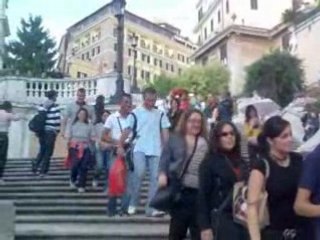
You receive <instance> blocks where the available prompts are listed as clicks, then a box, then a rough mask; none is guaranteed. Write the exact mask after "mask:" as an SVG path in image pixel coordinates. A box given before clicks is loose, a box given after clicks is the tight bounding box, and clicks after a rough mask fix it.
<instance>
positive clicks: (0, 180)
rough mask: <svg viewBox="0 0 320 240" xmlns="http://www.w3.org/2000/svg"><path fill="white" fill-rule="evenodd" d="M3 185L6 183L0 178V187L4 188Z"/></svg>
mask: <svg viewBox="0 0 320 240" xmlns="http://www.w3.org/2000/svg"><path fill="white" fill-rule="evenodd" d="M5 184H6V182H5V181H4V180H3V179H2V178H0V186H4V185H5Z"/></svg>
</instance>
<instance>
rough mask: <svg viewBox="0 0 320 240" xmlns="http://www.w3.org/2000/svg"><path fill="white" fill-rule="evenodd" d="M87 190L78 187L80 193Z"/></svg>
mask: <svg viewBox="0 0 320 240" xmlns="http://www.w3.org/2000/svg"><path fill="white" fill-rule="evenodd" d="M85 191H86V190H85V189H84V188H78V193H84V192H85Z"/></svg>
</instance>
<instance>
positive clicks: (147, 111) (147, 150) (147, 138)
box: [118, 88, 170, 217]
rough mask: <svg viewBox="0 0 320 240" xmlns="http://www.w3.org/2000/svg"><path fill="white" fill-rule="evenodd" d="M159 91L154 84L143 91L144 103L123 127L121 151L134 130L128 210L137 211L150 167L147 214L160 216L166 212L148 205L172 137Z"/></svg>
mask: <svg viewBox="0 0 320 240" xmlns="http://www.w3.org/2000/svg"><path fill="white" fill-rule="evenodd" d="M156 100H157V92H156V90H155V89H154V88H146V89H145V90H144V91H143V106H141V107H138V108H136V109H134V110H133V111H132V114H131V115H129V118H128V126H127V128H124V129H125V131H124V133H123V134H122V137H121V140H120V145H119V148H118V154H119V155H123V154H124V149H123V146H124V144H125V140H126V139H127V138H128V136H129V134H130V133H132V134H133V135H134V137H135V139H134V142H135V146H134V149H133V166H134V171H133V174H132V175H131V178H130V186H131V189H130V198H131V199H130V205H129V208H128V214H129V215H133V214H136V211H137V206H138V204H139V195H140V187H141V182H142V180H143V178H144V174H145V172H146V168H147V167H148V168H149V173H150V186H149V194H148V203H147V206H146V215H147V216H148V217H158V216H161V215H163V213H161V212H159V211H156V210H155V209H152V208H150V207H149V203H150V201H151V199H152V198H153V196H154V194H155V192H156V190H157V186H158V185H157V184H158V183H157V178H158V167H159V161H160V154H161V151H162V146H163V145H164V144H165V143H166V141H167V140H168V138H169V128H170V122H169V120H168V118H167V116H166V114H164V113H163V112H162V111H160V110H158V109H156V108H155V103H156Z"/></svg>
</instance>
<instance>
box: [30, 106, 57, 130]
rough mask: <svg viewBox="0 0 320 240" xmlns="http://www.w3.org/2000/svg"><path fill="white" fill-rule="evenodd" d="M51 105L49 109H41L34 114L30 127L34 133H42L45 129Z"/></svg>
mask: <svg viewBox="0 0 320 240" xmlns="http://www.w3.org/2000/svg"><path fill="white" fill-rule="evenodd" d="M53 106H54V104H53V105H52V106H50V107H49V108H48V109H47V110H41V111H39V112H38V113H37V114H36V115H34V116H33V118H32V119H31V120H30V122H29V124H28V127H29V129H30V131H31V132H34V133H37V134H39V133H42V132H43V131H44V127H45V125H46V119H47V112H48V111H49V110H50V108H51V107H53Z"/></svg>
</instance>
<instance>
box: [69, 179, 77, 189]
mask: <svg viewBox="0 0 320 240" xmlns="http://www.w3.org/2000/svg"><path fill="white" fill-rule="evenodd" d="M69 185H70V188H71V189H76V188H77V186H76V184H75V183H74V182H72V181H71V180H70V183H69Z"/></svg>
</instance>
